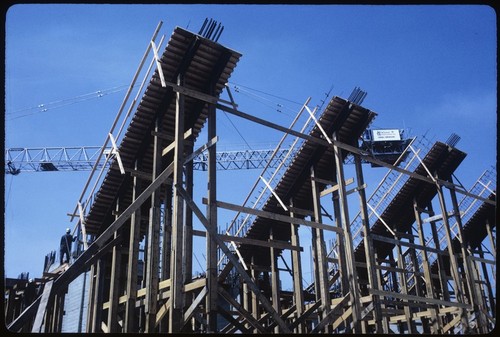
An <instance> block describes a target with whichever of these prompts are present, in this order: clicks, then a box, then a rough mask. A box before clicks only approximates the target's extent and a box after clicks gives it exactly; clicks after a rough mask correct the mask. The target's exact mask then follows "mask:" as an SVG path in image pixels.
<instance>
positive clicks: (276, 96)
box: [228, 82, 302, 105]
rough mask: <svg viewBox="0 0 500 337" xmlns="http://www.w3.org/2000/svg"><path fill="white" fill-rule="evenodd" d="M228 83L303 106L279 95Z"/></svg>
mask: <svg viewBox="0 0 500 337" xmlns="http://www.w3.org/2000/svg"><path fill="white" fill-rule="evenodd" d="M228 83H229V84H232V85H235V86H238V87H241V88H245V89H247V90H252V91H255V92H259V93H261V94H264V95H267V96H271V97H274V98H278V99H281V100H283V101H287V102H290V103H293V104H297V105H302V103H300V102H296V101H294V100H291V99H289V98H285V97H281V96H278V95H274V94H271V93H268V92H265V91H262V90H259V89H254V88H250V87H248V86H245V85H242V84H238V83H234V82H228Z"/></svg>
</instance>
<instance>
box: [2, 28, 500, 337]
mask: <svg viewBox="0 0 500 337" xmlns="http://www.w3.org/2000/svg"><path fill="white" fill-rule="evenodd" d="M178 35H182V36H183V39H184V40H183V41H188V40H190V38H191V37H193V35H194V34H191V33H189V32H187V31H184V30H180V29H178V30H176V31H175V32H174V34H173V37H172V39H173V40H174V41H180V40H177V38H178ZM191 41H192V43H191V44H190V45H189V48H186V50H187V54H186V55H185V56H184V58H190V60H189V61H186V62H182V64H181V66H179V68H178V69H179V71H177V72H175V83H173V82H168V81H167V80H162V81H161V82H162V85H164V87H165V88H169V89H168V90H170V91H169V92H171V96H169V97H170V100H171V102H172V103H171V108H169V109H166V108H165V106H164V105H163V104H159V106H158V109H157V110H155V113H154V114H153V116H154V118H153V119H152V123H150V125H151V128H150V129H146V130H144V131H143V132H144V137H145V138H147V139H149V143H147V146H145V148H144V149H143V151H139V152H137V153H139V155H138V156H136V157H135V158H132V159H128V157H129V153H128V152H127V147H126V141H125V140H126V139H127V138H126V137H125V138H124V139H125V140H124V141H123V142H122V144H121V146H120V147H119V148H118V147H115V149H116V150H117V151H118V152H117V153H118V154H119V156H115V157H114V159H113V162H112V164H111V166H110V167H111V168H110V169H109V171H108V178H107V179H104V180H103V181H104V182H103V183H102V185H101V186H102V187H101V189H100V190H99V193H97V197H96V198H89V199H86V200H85V198H84V197H83V196H84V194H85V193H83V194H82V198H80V200H79V201H78V205H77V207H76V209H75V212H73V214H71V216H72V217H73V218H76V219H78V224H77V226H76V228H77V229H78V230H79V233H80V237H81V238H82V241H83V242H84V243H87V244H88V246H87V247H86V249H85V250H84V251H83V253H82V254H81V255H80V256H79V257H78V258H77V259H76V260H75V261H74V262H73V263H72V264H71V265H69V266H66V267H65V268H63V269H62V270H59V271H57V273H54V274H52V275H48V276H47V277H46V281H47V282H46V283H45V288H44V289H43V292H42V293H41V295H40V296H39V297H38V298H37V299H36V300H34V302H33V303H32V304H31V305H30V306H29V307H27V308H25V309H24V311H23V312H22V313H21V314H20V315H19V316H18V317H16V318H15V319H14V320H13V321H12V322H9V325H8V327H9V329H10V330H13V331H21V330H22V329H23V328H24V329H26V326H28V327H29V328H30V329H31V331H43V332H59V331H60V327H61V321H62V320H64V297H65V294H66V290H67V287H68V285H69V284H70V283H71V282H72V281H73V280H74V279H75V278H76V277H77V276H78V275H80V274H81V273H83V272H84V271H87V270H90V275H91V277H90V286H89V304H88V312H87V313H86V314H87V325H86V327H85V330H86V331H87V332H146V333H147V332H170V333H176V332H205V333H208V332H217V333H235V332H243V333H273V332H274V333H351V332H353V333H394V332H398V333H417V332H422V333H466V332H467V333H468V332H475V333H487V332H489V331H491V330H492V328H493V327H494V326H495V320H496V316H495V309H494V308H495V305H494V302H495V300H496V298H495V296H496V295H495V293H494V290H493V289H492V288H491V286H489V284H491V283H490V282H491V279H490V275H491V273H490V272H489V271H488V267H491V268H493V269H494V268H495V266H496V260H495V259H496V258H495V257H496V248H495V242H494V236H495V234H494V229H495V228H496V223H495V221H496V219H495V218H494V216H493V217H492V216H491V214H492V213H493V214H494V212H493V211H492V209H494V206H495V204H496V194H495V190H494V188H492V187H493V186H496V182H494V181H484V178H481V179H480V181H481V183H479V182H478V186H479V185H481V186H483V185H486V186H488V188H485V189H484V191H488V192H491V193H490V194H489V195H487V193H486V194H484V193H482V192H480V190H478V189H477V186H474V187H473V188H472V189H471V190H469V191H467V190H465V189H464V188H463V187H461V186H459V185H456V184H455V183H454V181H453V180H452V173H453V171H454V170H455V168H456V167H457V166H458V165H459V164H460V162H461V160H463V158H464V157H465V154H464V153H463V152H461V151H459V150H457V149H455V148H453V147H450V146H449V145H447V144H443V143H439V142H437V143H436V144H434V145H432V146H431V147H430V149H429V150H427V149H420V148H418V146H417V145H416V144H411V145H410V146H412V147H411V148H410V149H409V150H411V152H412V154H411V155H410V156H408V157H406V159H405V160H404V161H403V162H401V163H398V164H399V165H398V166H394V165H390V164H387V163H385V162H383V161H380V160H378V159H376V158H373V157H371V156H370V155H369V154H368V153H366V152H364V151H362V150H360V149H358V147H357V142H354V141H353V140H357V138H358V137H359V135H360V134H361V133H362V132H363V131H364V129H365V128H366V127H367V126H368V124H369V123H370V122H371V120H372V119H373V118H374V117H375V114H374V113H373V112H371V111H369V110H367V109H365V108H362V107H360V106H358V105H356V104H353V103H352V102H349V101H347V100H344V99H341V98H339V97H334V98H333V99H332V100H331V102H330V104H329V106H328V107H327V108H326V109H325V111H324V112H323V113H322V114H321V115H320V116H319V117H317V116H316V115H315V111H311V110H310V109H309V107H308V106H307V102H306V103H305V104H304V106H303V107H302V109H301V111H300V112H299V114H300V113H302V112H303V111H308V112H309V113H310V116H311V118H310V119H309V120H308V122H307V123H306V125H304V127H303V128H302V130H301V131H295V129H294V123H295V121H294V123H292V125H291V126H290V127H284V126H280V125H277V124H275V123H272V122H270V121H266V120H263V119H259V118H257V117H255V116H252V115H250V114H248V113H245V112H243V111H241V110H238V109H237V108H236V105H235V104H234V101H233V102H225V101H221V100H220V99H219V97H218V96H219V94H220V91H218V90H217V89H218V88H219V89H220V86H219V87H217V86H216V85H215V84H216V83H219V82H217V81H218V77H217V76H219V75H220V74H221V71H222V70H223V69H224V63H222V64H221V63H220V62H217V61H214V64H215V66H214V68H215V70H214V69H211V70H210V71H209V72H210V74H211V75H210V76H211V78H210V81H209V82H210V83H211V84H210V86H209V87H208V88H207V89H206V91H202V90H200V89H193V84H192V82H191V84H190V85H188V84H187V83H188V80H189V79H190V78H191V79H192V75H193V73H192V72H191V71H192V70H191V68H190V67H189V64H190V62H196V61H195V60H196V59H197V58H199V57H200V54H198V52H199V53H201V55H206V53H210V51H212V52H213V53H214V54H217V57H219V58H222V59H224V53H229V54H231V51H228V50H226V49H223V47H222V46H220V45H216V44H213V43H210V41H206V39H204V38H202V37H199V36H198V37H193V39H192V40H191ZM206 45H209V46H210V47H211V49H209V48H206ZM177 48H178V49H181V48H180V47H177ZM153 49H154V51H155V52H157V50H156V48H153ZM219 49H220V50H222V51H221V52H220V53H219ZM204 53H205V54H204ZM229 54H226V58H225V60H226V61H227V60H228V59H230V55H229ZM232 55H233V56H232V57H235V56H234V55H235V54H234V53H233V54H232ZM212 56H213V55H211V54H209V55H208V56H205V57H206V58H207V59H209V60H213V58H214V57H212ZM217 57H215V58H217ZM155 60H156V61H157V62H156V63H157V66H158V69H157V72H156V73H155V75H154V76H153V79H152V82H151V83H152V84H151V85H156V87H153V88H152V89H151V90H149V91H148V92H149V93H151V92H154V91H155V90H158V88H159V83H160V77H162V76H163V75H162V76H160V74H162V71H164V72H165V73H166V74H165V76H166V75H167V74H169V75H171V73H170V72H168V71H167V68H166V67H167V66H166V63H167V62H166V60H165V59H164V58H161V59H160V58H159V57H158V56H155ZM160 60H161V62H160ZM226 67H227V65H226ZM162 69H163V70H162ZM195 69H196V67H195ZM216 69H218V70H216ZM226 71H227V68H226ZM222 73H223V71H222ZM190 76H191V77H190ZM200 76H201V75H200ZM167 79H168V78H167ZM224 80H225V79H222V80H220V81H224ZM165 90H167V89H165ZM145 95H147V94H145ZM230 96H231V95H230ZM145 99H147V97H146V98H145ZM231 103H233V104H231ZM148 109H149V110H148V111H151V108H148ZM139 110H140V109H138V111H139ZM153 110H154V109H153ZM194 111H201V113H200V116H202V117H203V116H204V118H206V122H207V129H208V132H207V139H206V143H205V144H204V145H202V146H201V147H199V148H197V149H196V148H195V147H194V141H193V140H192V138H190V137H191V136H190V135H192V134H193V132H196V129H195V124H196V123H195V122H193V120H192V118H190V117H188V116H191V114H193V113H194ZM217 111H225V112H227V113H231V114H233V115H234V116H238V117H240V118H244V119H247V120H250V121H253V122H255V123H257V124H260V125H262V126H263V127H268V128H272V129H274V130H278V131H280V132H282V133H283V134H284V137H286V136H293V137H295V139H296V142H294V146H296V148H297V152H295V153H296V154H295V156H294V158H293V164H291V165H289V166H288V167H283V165H281V166H280V165H278V167H276V169H275V171H274V172H273V174H272V177H273V178H272V179H269V180H266V179H265V178H264V174H261V176H260V178H259V180H258V183H259V184H263V185H261V186H264V188H263V189H262V190H261V191H260V193H261V195H260V196H259V197H258V200H259V201H258V202H256V203H254V204H253V205H247V201H245V202H244V203H243V205H237V204H232V203H229V202H225V201H222V200H219V199H218V197H217V192H218V191H217V179H218V175H217V156H216V153H217V152H216V148H217V125H216V118H215V117H216V114H217ZM139 113H142V112H141V111H139V112H138V114H139ZM202 117H200V118H202ZM169 119H172V124H165V123H166V121H168V120H169ZM353 120H356V121H357V123H358V124H359V125H358V126H357V127H353V126H352V123H351V122H353ZM137 121H141V119H140V118H138V119H137V120H136V123H137ZM165 125H173V126H174V127H173V128H171V129H168V127H165ZM131 126H133V124H131ZM190 130H191V131H190ZM110 134H111V133H110ZM116 138H118V137H116ZM107 139H108V138H107ZM111 139H113V137H111ZM112 142H113V140H112ZM281 143H282V142H280V144H279V145H278V147H277V148H276V149H275V151H274V152H273V154H277V153H279V151H280V145H281ZM205 152H207V153H208V154H207V167H206V179H207V185H206V186H208V190H205V191H206V194H205V196H206V197H205V198H203V200H201V202H199V201H197V200H195V199H194V197H193V196H194V195H195V193H194V191H193V189H194V185H193V170H194V165H193V158H194V157H195V155H198V154H199V153H205ZM348 154H349V155H350V156H352V157H353V158H354V170H355V176H354V177H353V178H348V177H347V176H346V172H345V170H344V159H345V158H346V156H347V155H348ZM120 161H121V163H119V162H120ZM363 161H367V162H370V163H373V164H375V165H377V166H381V167H385V168H387V169H389V173H388V176H387V177H386V179H385V180H384V181H385V182H383V183H382V184H381V185H380V186H381V187H380V188H378V189H377V192H376V193H378V194H376V195H375V196H373V197H370V198H367V196H366V195H365V189H366V183H365V179H364V172H363V168H362V165H361V163H362V162H363ZM148 165H149V166H148ZM267 168H269V167H268V166H265V169H267ZM263 173H264V171H263ZM116 177H120V178H122V179H123V181H122V182H121V183H120V184H119V185H117V186H118V187H116V188H115V189H113V188H114V187H113V185H111V182H112V181H115V180H116V179H117V178H116ZM290 177H293V179H292V180H290ZM100 179H101V178H100ZM98 180H99V179H98ZM101 180H102V179H101ZM486 180H487V179H486ZM106 184H107V185H106ZM256 185H257V184H256ZM350 185H352V186H350ZM87 186H89V183H88V184H87ZM87 186H86V188H87ZM105 187H106V190H105ZM86 188H85V189H86ZM109 191H112V192H113V194H106V192H109ZM391 193H392V194H391ZM457 193H459V194H461V195H463V196H464V198H468V199H470V200H472V201H464V200H462V201H461V202H460V203H459V202H458V198H457ZM89 194H90V195H94V191H93V190H92V191H91V192H90V193H89ZM110 196H114V197H113V198H110ZM249 199H250V198H247V200H249ZM108 200H111V201H108ZM353 200H354V201H353ZM408 200H409V202H408ZM450 200H451V203H450ZM402 201H404V203H403V202H402ZM398 203H400V204H398ZM472 203H477V208H476V211H475V214H477V215H478V216H476V217H474V216H473V215H471V216H470V218H469V220H467V217H465V215H466V214H469V212H472V211H474V208H472V207H470V205H471V204H472ZM102 204H106V205H109V207H108V208H107V209H108V210H107V211H106V212H105V214H103V215H102V216H100V215H99V214H100V213H98V212H99V206H100V205H102ZM201 205H204V206H203V207H202V206H201ZM353 205H356V206H354V207H355V208H356V209H357V210H359V216H357V217H355V218H354V220H353V221H351V219H350V214H352V213H351V212H350V211H349V208H350V207H353ZM436 205H438V206H436ZM467 205H469V206H467ZM328 206H329V207H328ZM326 208H332V209H333V213H332V214H328V213H327V212H326ZM220 209H226V210H230V211H234V212H235V213H236V216H235V219H240V218H241V217H240V215H241V214H245V215H247V217H246V218H245V219H244V220H242V221H233V223H232V224H231V229H228V231H227V232H225V233H224V232H221V228H220V224H219V223H218V214H219V210H220ZM394 209H397V210H401V212H402V213H397V212H396V211H394ZM479 210H481V212H480V213H478V212H479ZM351 211H352V210H351ZM462 214H463V215H462ZM96 219H100V220H99V221H100V222H99V221H97V220H96ZM397 219H400V220H397ZM465 221H466V222H467V223H464V222H465ZM195 223H199V224H201V226H203V227H202V230H199V229H196V228H194V226H193V225H194V224H195ZM469 226H474V228H478V227H480V228H484V232H485V233H486V234H485V236H484V237H483V239H484V238H486V239H487V240H488V239H489V240H490V248H489V250H487V249H485V248H484V247H483V246H482V241H483V240H482V239H480V240H478V239H476V238H475V240H472V238H474V236H473V234H472V233H471V232H470V231H467V228H469ZM301 227H302V228H308V229H310V231H311V234H312V236H311V242H310V243H311V246H312V255H313V266H312V267H313V269H314V277H313V279H314V281H313V282H312V284H311V285H310V286H306V285H304V282H303V277H304V272H303V268H304V265H305V261H304V259H303V256H302V255H301V252H302V251H303V250H304V245H305V242H304V241H305V238H303V237H300V235H299V229H300V228H301ZM441 228H442V229H441ZM476 232H477V231H476ZM429 233H430V234H429ZM429 235H430V236H431V237H432V238H433V240H432V244H429V241H428V236H429ZM327 237H328V238H333V239H334V240H335V244H334V245H333V246H332V247H331V248H332V249H331V250H327V249H326V238H327ZM195 238H201V239H202V240H204V242H205V247H203V248H204V249H205V252H204V254H205V255H206V266H205V268H206V270H205V273H204V275H200V276H199V277H193V270H192V266H193V261H192V258H193V252H194V251H195V250H196V251H198V248H196V247H194V244H193V240H194V239H195ZM443 238H444V239H443ZM140 242H143V243H144V246H143V247H144V251H143V252H142V253H141V254H139V243H140ZM477 242H479V244H477ZM280 259H283V260H280ZM139 261H143V262H144V266H145V267H144V272H143V273H140V271H139V270H138V269H137V266H138V264H139ZM279 261H285V265H286V267H285V268H283V267H282V265H283V263H280V262H279ZM286 261H288V263H290V265H288V264H287V263H286ZM434 261H437V262H434ZM285 277H288V278H290V279H291V282H292V290H291V291H290V290H286V289H283V288H282V287H281V286H280V284H281V281H282V280H284V279H285Z"/></svg>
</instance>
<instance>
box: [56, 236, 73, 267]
mask: <svg viewBox="0 0 500 337" xmlns="http://www.w3.org/2000/svg"><path fill="white" fill-rule="evenodd" d="M75 240H76V237H73V235H71V230H70V229H69V228H66V234H64V235H63V236H62V237H61V245H60V247H59V252H60V255H59V256H60V259H61V264H63V257H64V255H66V263H69V257H70V253H71V245H72V243H73V241H75Z"/></svg>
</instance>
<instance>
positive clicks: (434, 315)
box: [413, 198, 441, 334]
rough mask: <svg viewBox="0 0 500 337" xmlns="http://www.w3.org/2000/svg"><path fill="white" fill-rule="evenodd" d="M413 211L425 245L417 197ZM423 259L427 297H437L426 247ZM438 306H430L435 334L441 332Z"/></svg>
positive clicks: (420, 236)
mask: <svg viewBox="0 0 500 337" xmlns="http://www.w3.org/2000/svg"><path fill="white" fill-rule="evenodd" d="M413 211H414V213H415V221H416V224H417V232H418V239H419V240H420V245H422V246H423V247H425V246H426V242H425V235H424V228H423V225H422V217H421V216H420V212H419V210H418V205H417V200H416V199H415V198H414V199H413ZM421 259H422V268H423V270H424V278H425V289H426V292H427V297H429V298H436V294H435V293H434V287H433V285H432V282H433V281H432V276H431V267H430V265H429V257H428V255H427V250H426V249H423V250H422V255H421ZM437 308H438V306H437V305H431V307H430V308H429V310H430V316H431V326H432V330H431V331H430V332H431V333H434V334H438V333H440V332H441V331H440V326H441V318H440V317H439V316H438V312H437V310H438V309H437Z"/></svg>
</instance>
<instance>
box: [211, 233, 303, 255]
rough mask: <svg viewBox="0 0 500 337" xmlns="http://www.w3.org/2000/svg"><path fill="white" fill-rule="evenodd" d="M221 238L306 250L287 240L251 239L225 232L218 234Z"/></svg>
mask: <svg viewBox="0 0 500 337" xmlns="http://www.w3.org/2000/svg"><path fill="white" fill-rule="evenodd" d="M218 236H219V237H220V238H221V240H223V241H225V242H231V241H234V242H238V243H243V244H247V245H255V246H259V247H269V248H277V249H288V250H296V251H300V252H302V251H304V249H303V248H302V247H300V246H293V245H291V244H289V243H288V242H286V241H279V240H268V241H263V240H256V239H249V238H245V237H240V236H232V235H224V234H219V235H218Z"/></svg>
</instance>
